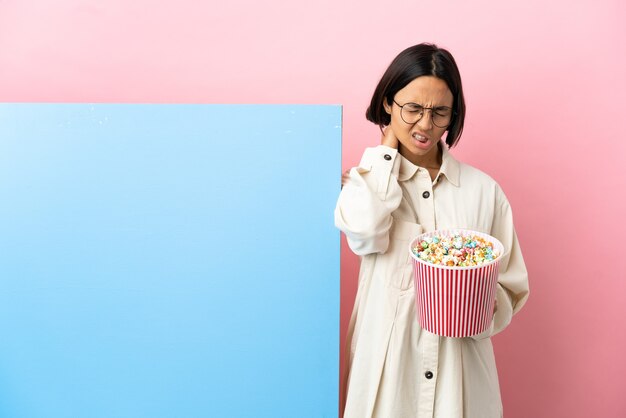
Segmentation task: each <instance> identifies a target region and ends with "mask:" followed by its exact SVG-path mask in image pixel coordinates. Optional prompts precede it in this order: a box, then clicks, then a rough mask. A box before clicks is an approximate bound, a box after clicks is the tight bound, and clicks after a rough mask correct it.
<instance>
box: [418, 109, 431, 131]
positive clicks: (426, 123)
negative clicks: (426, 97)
mask: <svg viewBox="0 0 626 418" xmlns="http://www.w3.org/2000/svg"><path fill="white" fill-rule="evenodd" d="M432 112H433V111H432V109H424V113H422V117H421V118H420V120H418V121H417V126H419V127H420V129H422V130H424V131H427V130H429V129H431V128H432V127H433V113H432Z"/></svg>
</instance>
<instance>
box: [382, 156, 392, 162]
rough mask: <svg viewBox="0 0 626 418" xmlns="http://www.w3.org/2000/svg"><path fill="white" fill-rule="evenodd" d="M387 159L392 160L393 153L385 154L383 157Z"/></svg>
mask: <svg viewBox="0 0 626 418" xmlns="http://www.w3.org/2000/svg"><path fill="white" fill-rule="evenodd" d="M383 158H384V159H385V160H387V161H389V160H391V155H389V154H385V156H384V157H383Z"/></svg>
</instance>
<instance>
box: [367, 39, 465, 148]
mask: <svg viewBox="0 0 626 418" xmlns="http://www.w3.org/2000/svg"><path fill="white" fill-rule="evenodd" d="M423 75H432V76H435V77H437V78H440V79H442V80H443V81H445V82H446V84H447V85H448V88H449V89H450V91H451V92H452V96H453V97H454V103H453V104H452V110H453V111H454V114H453V116H452V121H451V122H450V125H449V126H448V128H447V131H448V135H447V136H446V143H447V144H448V147H449V148H452V147H453V146H454V145H456V143H457V142H458V141H459V138H460V137H461V133H462V132H463V123H464V121H465V99H464V98H463V87H462V85H461V74H459V68H458V67H457V65H456V62H455V61H454V58H453V57H452V54H450V52H448V51H447V50H445V49H443V48H439V47H438V46H437V45H435V44H431V43H421V44H418V45H414V46H411V47H409V48H407V49H405V50H404V51H402V52H400V54H399V55H398V56H397V57H395V58H394V60H393V61H392V62H391V64H389V68H387V71H385V74H383V76H382V78H381V79H380V81H379V82H378V86H376V90H375V91H374V95H373V96H372V101H371V102H370V105H369V107H368V108H367V111H366V112H365V117H366V118H367V120H369V121H370V122H373V123H375V124H377V125H378V126H380V127H381V128H382V127H383V126H387V125H389V124H390V123H391V115H389V114H388V113H387V112H385V108H384V107H383V100H386V101H387V104H388V105H390V106H392V105H393V98H394V96H395V95H396V93H397V92H398V91H399V90H401V89H403V88H404V87H405V86H406V85H407V84H409V83H410V82H411V81H413V80H415V79H416V78H417V77H420V76H423Z"/></svg>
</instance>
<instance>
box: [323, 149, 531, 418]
mask: <svg viewBox="0 0 626 418" xmlns="http://www.w3.org/2000/svg"><path fill="white" fill-rule="evenodd" d="M439 146H440V147H441V148H442V151H443V161H442V166H441V169H440V171H439V174H438V175H437V177H436V178H435V180H434V181H432V180H431V178H430V175H429V174H428V171H427V170H426V169H424V168H420V167H418V166H415V165H414V164H412V163H411V162H409V161H408V160H407V159H405V158H404V157H402V156H401V155H400V154H399V153H398V151H397V150H396V149H393V148H390V147H387V146H384V145H379V146H377V147H373V148H367V149H366V150H365V153H364V154H363V157H362V159H361V162H360V164H359V166H358V167H355V168H352V169H351V170H350V173H349V180H348V182H347V183H346V184H345V185H344V187H343V188H342V190H341V193H340V195H339V199H338V201H337V206H336V209H335V224H336V226H337V227H338V228H339V229H341V231H343V232H344V233H345V235H346V238H347V241H348V244H349V246H350V248H351V249H352V251H354V252H355V253H356V254H357V255H359V256H361V268H360V272H359V282H358V289H357V294H356V300H355V304H354V310H353V312H352V316H351V319H350V324H349V327H348V336H347V350H349V352H348V353H347V357H346V358H347V365H348V368H349V371H348V373H347V374H346V376H347V379H346V380H345V381H344V382H343V385H345V386H344V389H345V394H346V396H345V399H344V400H343V402H344V403H345V409H344V417H345V418H370V417H376V418H404V417H407V418H408V417H411V418H413V417H419V418H426V417H437V418H453V417H466V418H491V417H494V418H495V417H501V416H502V402H501V398H500V389H499V384H498V374H497V370H496V363H495V359H494V353H493V347H492V344H491V338H490V337H491V336H492V335H494V334H496V333H498V332H500V331H502V330H503V329H504V328H505V327H506V326H507V325H508V324H509V323H510V321H511V317H512V316H513V314H514V313H516V312H518V311H519V310H520V309H521V308H522V306H523V305H524V303H525V302H526V300H527V298H528V294H529V288H528V274H527V272H526V267H525V265H524V259H523V257H522V252H521V249H520V246H519V243H518V240H517V236H516V233H515V228H514V226H513V216H512V212H511V208H510V206H509V202H508V200H507V198H506V196H505V194H504V192H503V191H502V189H501V188H500V186H499V185H498V184H497V183H496V182H495V181H494V180H493V179H492V178H491V177H489V176H488V175H487V174H485V173H483V172H482V171H480V170H478V169H476V168H474V167H471V166H469V165H467V164H463V163H460V162H459V161H457V160H456V159H454V157H453V156H452V155H451V154H450V153H449V152H448V150H447V146H446V145H445V144H444V143H443V142H440V144H439ZM443 228H467V229H473V230H476V231H481V232H484V233H488V234H491V235H492V236H494V237H496V238H497V239H499V240H500V241H501V242H502V244H503V245H504V247H505V254H504V256H503V257H502V260H501V263H500V274H499V278H498V290H497V311H496V314H495V316H494V320H493V322H492V324H491V327H490V328H489V329H488V330H487V331H485V332H484V333H482V334H479V335H476V336H473V337H470V338H448V337H439V336H437V335H434V334H431V333H429V332H428V331H425V330H423V329H422V328H420V326H419V324H418V322H417V317H416V312H415V295H414V291H413V278H412V265H411V260H410V256H409V252H408V245H409V241H410V240H411V239H412V238H414V237H415V236H416V235H418V234H420V233H422V232H429V231H433V230H435V229H443Z"/></svg>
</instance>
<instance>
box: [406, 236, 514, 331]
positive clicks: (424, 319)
mask: <svg viewBox="0 0 626 418" xmlns="http://www.w3.org/2000/svg"><path fill="white" fill-rule="evenodd" d="M455 234H459V235H461V236H462V237H463V236H468V235H476V236H480V237H482V238H484V239H485V240H487V241H489V242H491V243H492V244H493V248H494V250H498V251H499V252H500V256H499V257H497V258H496V259H495V260H493V261H490V262H488V263H485V264H482V265H480V266H473V267H447V266H439V265H434V264H431V263H428V262H426V261H424V260H421V259H420V258H418V257H417V255H415V253H413V247H414V246H415V245H417V244H418V243H419V242H420V241H422V240H423V239H424V238H426V237H429V236H430V237H432V236H435V235H436V236H439V237H448V236H453V235H455ZM409 252H410V253H411V257H412V259H413V273H414V280H415V305H416V310H417V319H418V322H419V324H420V326H421V327H422V328H424V329H425V330H427V331H429V332H431V333H433V334H437V335H441V336H444V337H457V338H461V337H470V336H472V335H476V334H480V333H481V332H483V331H485V330H486V329H487V328H488V327H489V326H490V325H491V320H492V318H493V306H494V299H495V296H496V283H497V282H498V267H499V266H498V264H499V261H500V258H501V257H502V254H503V253H504V247H503V246H502V243H500V241H498V240H497V239H495V238H494V237H492V236H490V235H487V234H483V233H481V232H476V231H471V230H467V229H447V230H438V231H433V232H427V233H425V234H422V235H419V236H418V237H416V238H415V239H414V240H412V241H411V244H410V246H409Z"/></svg>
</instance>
